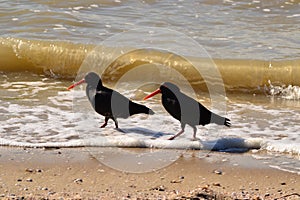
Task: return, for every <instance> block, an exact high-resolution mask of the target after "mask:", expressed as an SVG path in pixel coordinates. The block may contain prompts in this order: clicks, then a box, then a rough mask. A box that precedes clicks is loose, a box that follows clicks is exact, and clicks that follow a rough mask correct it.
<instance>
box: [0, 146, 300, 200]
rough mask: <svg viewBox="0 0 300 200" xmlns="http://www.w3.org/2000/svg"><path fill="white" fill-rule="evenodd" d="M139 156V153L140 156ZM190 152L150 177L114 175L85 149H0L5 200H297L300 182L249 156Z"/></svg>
mask: <svg viewBox="0 0 300 200" xmlns="http://www.w3.org/2000/svg"><path fill="white" fill-rule="evenodd" d="M137 151H138V150H137ZM198 153H199V152H198V151H186V152H184V153H183V155H182V156H181V157H180V158H179V159H178V160H177V161H175V162H174V163H172V164H171V165H169V166H167V167H165V168H163V169H160V170H156V171H153V172H148V173H126V172H121V171H117V170H114V169H111V168H109V167H107V166H105V165H103V164H102V163H101V162H99V161H98V160H97V159H95V158H94V157H93V156H91V154H90V152H89V151H88V150H87V149H86V148H60V149H55V148H54V149H32V148H11V147H10V148H6V147H1V148H0V155H1V156H0V161H1V162H0V163H1V164H0V174H1V176H0V197H1V199H299V198H300V196H299V191H300V184H299V182H300V176H299V175H297V174H292V173H289V172H283V171H279V170H277V169H272V168H269V167H268V166H267V165H266V164H264V163H263V161H260V160H255V159H253V158H252V157H251V155H249V154H228V153H218V152H207V154H206V156H205V157H202V158H199V156H197V155H198Z"/></svg>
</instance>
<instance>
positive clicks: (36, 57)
mask: <svg viewBox="0 0 300 200" xmlns="http://www.w3.org/2000/svg"><path fill="white" fill-rule="evenodd" d="M0 5H1V10H2V12H1V18H0V23H1V27H2V29H1V36H0V59H1V62H0V113H1V114H0V145H2V146H25V147H79V146H80V147H81V146H87V147H107V148H110V147H138V148H149V149H171V150H174V151H175V150H178V149H180V150H184V149H197V150H215V151H225V152H246V151H250V153H252V154H253V156H254V157H255V158H257V159H266V160H268V162H269V163H270V166H272V167H275V168H279V169H282V170H287V171H290V172H294V173H298V174H299V173H300V160H299V159H300V157H299V155H300V132H299V130H300V34H299V30H300V1H298V0H284V1H283V0H272V1H271V0H267V1H257V0H254V1H242V0H237V1H234V0H232V1H231V0H226V1H211V0H210V1H206V0H203V1H183V0H179V1H163V2H159V1H155V0H146V1H126V0H116V1H105V0H100V1H99V0H98V1H96V0H87V1H69V2H66V1H60V0H56V1H37V0H28V1H22V2H20V1H2V2H0ZM91 70H92V71H96V72H97V73H99V74H101V75H102V79H103V82H104V84H105V85H107V86H109V87H112V88H115V89H116V90H117V91H119V92H120V93H122V94H124V95H125V96H127V97H128V98H131V99H132V100H134V101H136V102H138V103H141V104H146V105H147V106H148V107H151V108H152V109H153V110H154V111H155V113H156V114H155V115H152V116H146V115H135V116H132V117H130V118H128V119H119V124H120V128H121V129H122V132H120V131H118V130H115V129H114V124H113V123H111V122H110V123H109V125H108V127H107V128H105V129H100V128H99V126H100V124H101V123H102V122H103V120H104V119H103V117H102V116H99V115H97V114H95V112H94V111H93V110H92V107H91V106H90V104H89V102H88V100H87V98H86V96H85V87H84V86H83V87H78V88H76V89H75V90H73V91H68V90H66V88H67V87H68V86H69V85H70V84H72V83H73V82H74V81H78V80H79V79H81V78H82V77H83V76H84V73H86V72H87V71H91ZM166 80H168V81H172V82H175V83H176V84H178V85H179V86H180V88H181V90H182V91H183V92H185V93H186V94H188V95H190V96H192V97H194V98H196V99H197V100H198V101H200V102H201V103H202V104H204V105H205V106H207V107H208V108H210V109H212V110H213V111H214V112H217V113H219V114H221V115H224V116H226V117H228V118H230V119H231V123H232V127H231V128H227V127H220V126H217V125H208V126H205V127H200V126H199V127H198V132H197V137H198V138H199V139H200V140H199V141H191V138H192V129H191V128H189V127H187V128H186V132H185V134H184V135H182V136H181V137H180V138H177V139H176V140H174V141H168V140H167V138H169V137H170V136H171V135H173V134H175V133H177V132H178V131H179V129H180V124H179V122H178V121H176V120H175V119H173V118H172V117H171V116H170V115H168V113H166V111H165V110H164V109H163V107H162V105H161V103H160V98H159V97H157V98H152V99H149V100H147V101H143V100H142V99H143V97H144V96H146V95H147V94H149V92H151V91H153V90H154V89H156V88H157V87H158V84H159V83H161V82H163V81H166Z"/></svg>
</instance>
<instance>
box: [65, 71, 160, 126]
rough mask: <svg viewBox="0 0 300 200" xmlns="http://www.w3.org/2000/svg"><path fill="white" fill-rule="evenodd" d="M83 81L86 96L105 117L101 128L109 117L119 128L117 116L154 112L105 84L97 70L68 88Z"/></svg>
mask: <svg viewBox="0 0 300 200" xmlns="http://www.w3.org/2000/svg"><path fill="white" fill-rule="evenodd" d="M82 83H87V86H86V96H87V97H88V99H89V101H90V103H91V105H92V106H93V108H94V110H95V111H96V112H97V113H98V114H100V115H103V116H104V117H105V120H104V123H103V124H102V126H101V128H104V127H105V126H106V125H107V122H108V120H109V119H112V120H113V121H114V122H115V126H116V128H117V129H118V127H119V126H118V121H117V118H128V117H129V116H131V115H134V114H139V113H145V114H151V115H152V114H154V112H153V111H152V110H151V109H149V108H147V107H146V106H144V105H140V104H137V103H134V102H132V101H131V100H129V99H128V98H126V97H125V96H123V95H122V94H120V93H119V92H117V91H115V90H112V89H110V88H107V87H105V86H103V84H102V81H101V79H100V77H99V76H98V74H96V73H95V72H89V73H87V74H86V76H85V77H84V78H83V79H82V80H80V81H79V82H77V83H75V84H73V85H71V86H70V87H68V90H70V89H72V88H74V87H76V86H77V85H80V84H82Z"/></svg>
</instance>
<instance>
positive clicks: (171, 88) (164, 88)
mask: <svg viewBox="0 0 300 200" xmlns="http://www.w3.org/2000/svg"><path fill="white" fill-rule="evenodd" d="M178 92H180V89H179V87H177V85H175V84H173V83H170V82H164V83H162V84H161V85H160V87H159V88H158V89H157V90H155V91H154V92H152V93H151V94H149V95H148V96H146V97H145V98H144V100H147V99H149V98H151V97H153V96H155V95H157V94H159V93H162V94H168V93H173V94H176V93H178Z"/></svg>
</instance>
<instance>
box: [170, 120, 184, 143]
mask: <svg viewBox="0 0 300 200" xmlns="http://www.w3.org/2000/svg"><path fill="white" fill-rule="evenodd" d="M184 128H185V124H181V131H179V133H177V134H176V135H174V136H172V137H170V138H169V140H174V139H175V138H176V137H178V136H179V135H181V134H182V133H184Z"/></svg>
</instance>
